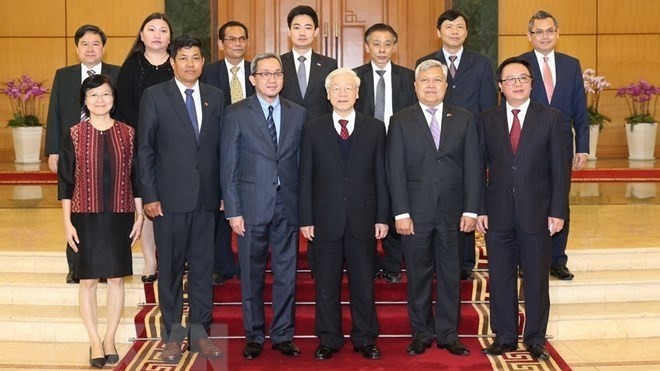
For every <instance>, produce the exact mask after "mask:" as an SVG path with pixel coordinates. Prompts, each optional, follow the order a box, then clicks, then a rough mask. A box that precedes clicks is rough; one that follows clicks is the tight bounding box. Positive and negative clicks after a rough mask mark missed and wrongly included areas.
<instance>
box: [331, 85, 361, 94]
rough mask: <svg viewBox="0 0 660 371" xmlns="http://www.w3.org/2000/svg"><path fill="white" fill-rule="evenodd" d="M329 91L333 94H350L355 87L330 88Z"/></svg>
mask: <svg viewBox="0 0 660 371" xmlns="http://www.w3.org/2000/svg"><path fill="white" fill-rule="evenodd" d="M330 91H331V92H333V93H339V92H341V91H344V92H346V93H352V92H354V91H355V86H353V85H348V86H344V87H342V86H333V87H331V88H330Z"/></svg>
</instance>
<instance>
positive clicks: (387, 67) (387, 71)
mask: <svg viewBox="0 0 660 371" xmlns="http://www.w3.org/2000/svg"><path fill="white" fill-rule="evenodd" d="M371 69H373V70H374V74H376V71H378V70H385V76H387V75H390V76H391V75H392V61H389V62H387V64H386V65H385V68H380V67H378V66H376V63H374V61H371Z"/></svg>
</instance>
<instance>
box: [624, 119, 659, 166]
mask: <svg viewBox="0 0 660 371" xmlns="http://www.w3.org/2000/svg"><path fill="white" fill-rule="evenodd" d="M657 131H658V123H657V122H649V123H639V124H635V125H630V124H626V139H627V140H628V159H629V160H654V159H655V157H654V152H655V136H656V132H657Z"/></svg>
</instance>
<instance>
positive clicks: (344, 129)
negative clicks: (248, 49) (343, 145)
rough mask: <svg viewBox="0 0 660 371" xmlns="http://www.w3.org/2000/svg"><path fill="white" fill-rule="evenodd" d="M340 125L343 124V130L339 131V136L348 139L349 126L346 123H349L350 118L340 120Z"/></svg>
mask: <svg viewBox="0 0 660 371" xmlns="http://www.w3.org/2000/svg"><path fill="white" fill-rule="evenodd" d="M339 125H340V126H341V131H340V132H339V136H340V137H341V139H343V140H347V139H348V128H346V125H348V120H339Z"/></svg>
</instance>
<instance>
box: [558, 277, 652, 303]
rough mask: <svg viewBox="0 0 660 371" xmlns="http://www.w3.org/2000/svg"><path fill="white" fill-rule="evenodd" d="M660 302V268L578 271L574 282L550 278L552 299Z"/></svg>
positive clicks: (580, 301)
mask: <svg viewBox="0 0 660 371" xmlns="http://www.w3.org/2000/svg"><path fill="white" fill-rule="evenodd" d="M641 301H660V269H649V270H617V271H614V270H613V271H594V272H577V273H576V275H575V278H574V279H573V280H572V281H561V280H557V279H554V278H551V280H550V302H551V303H553V304H570V303H609V302H641Z"/></svg>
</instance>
